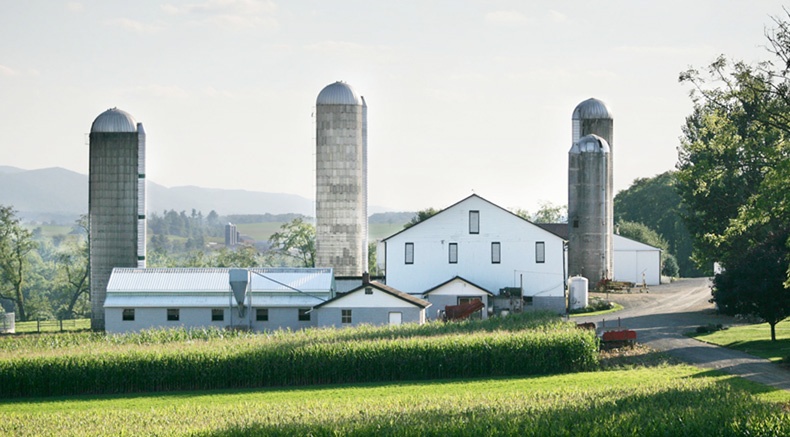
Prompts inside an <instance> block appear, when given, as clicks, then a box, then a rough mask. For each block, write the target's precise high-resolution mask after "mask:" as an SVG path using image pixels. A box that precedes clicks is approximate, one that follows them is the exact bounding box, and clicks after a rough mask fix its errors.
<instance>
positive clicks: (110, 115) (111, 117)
mask: <svg viewBox="0 0 790 437" xmlns="http://www.w3.org/2000/svg"><path fill="white" fill-rule="evenodd" d="M93 132H102V133H107V132H137V122H136V121H134V117H132V116H131V115H129V113H128V112H126V111H121V110H120V109H118V108H111V109H108V110H106V111H104V112H102V113H101V114H99V116H98V117H96V120H93V124H92V125H91V133H93Z"/></svg>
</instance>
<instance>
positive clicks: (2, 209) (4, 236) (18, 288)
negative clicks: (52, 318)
mask: <svg viewBox="0 0 790 437" xmlns="http://www.w3.org/2000/svg"><path fill="white" fill-rule="evenodd" d="M36 246H37V245H36V242H35V241H33V234H32V233H31V232H30V231H29V230H27V229H25V228H23V227H22V225H21V223H20V221H19V218H17V216H16V212H15V211H14V210H13V208H12V207H10V206H2V205H0V297H1V298H4V299H8V300H11V301H13V302H14V304H15V305H16V312H17V314H18V318H19V319H20V320H22V321H25V320H27V319H28V314H27V308H26V300H25V293H24V291H25V288H24V287H25V280H26V279H27V275H28V267H29V264H30V262H29V259H28V256H29V255H30V253H31V252H32V251H33V250H35V249H36Z"/></svg>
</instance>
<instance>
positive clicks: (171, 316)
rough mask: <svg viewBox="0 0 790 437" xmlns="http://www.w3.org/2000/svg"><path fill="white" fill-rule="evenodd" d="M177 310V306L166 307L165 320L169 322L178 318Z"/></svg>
mask: <svg viewBox="0 0 790 437" xmlns="http://www.w3.org/2000/svg"><path fill="white" fill-rule="evenodd" d="M179 316H180V314H179V310H178V308H168V309H167V320H169V321H171V322H177V321H178V318H179Z"/></svg>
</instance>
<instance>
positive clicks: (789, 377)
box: [574, 278, 790, 390]
mask: <svg viewBox="0 0 790 437" xmlns="http://www.w3.org/2000/svg"><path fill="white" fill-rule="evenodd" d="M609 298H610V300H612V301H615V302H617V303H620V304H622V305H623V307H624V309H623V310H622V311H619V312H616V313H610V314H606V315H604V316H593V317H579V318H574V320H575V321H577V322H579V323H581V322H588V321H589V322H595V323H596V324H597V325H598V327H599V328H601V327H602V325H605V326H606V327H614V326H617V325H618V321H619V323H620V326H622V327H623V328H627V329H633V330H635V331H637V336H638V341H639V342H640V343H642V344H645V345H647V346H650V347H652V348H653V349H657V350H660V351H665V352H667V353H669V354H670V355H672V356H675V357H677V358H679V359H681V360H683V361H685V362H687V363H689V364H693V365H695V366H698V367H702V368H707V369H717V370H721V371H724V372H727V373H731V374H733V375H737V376H742V377H744V378H746V379H750V380H753V381H756V382H759V383H762V384H765V385H768V386H771V387H774V388H777V389H782V390H790V371H788V370H786V369H784V368H782V367H780V366H779V365H776V364H773V363H771V362H770V361H768V360H766V359H763V358H758V357H755V356H753V355H749V354H746V353H743V352H739V351H735V350H731V349H727V348H723V347H718V346H713V345H710V344H707V343H703V342H701V341H698V340H695V339H692V338H689V337H686V336H684V335H683V333H685V332H689V331H693V330H694V329H696V327H697V326H700V325H707V324H709V323H712V324H719V323H721V324H723V325H725V326H732V325H735V324H737V323H738V322H736V321H735V320H734V319H733V318H732V317H727V316H721V315H718V314H715V311H714V307H713V304H711V303H710V302H708V300H709V299H710V281H709V280H708V279H707V278H695V279H681V280H679V281H676V282H673V283H672V284H666V285H660V286H655V287H650V290H649V293H631V294H616V295H615V294H611V295H609Z"/></svg>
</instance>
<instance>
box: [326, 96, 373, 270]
mask: <svg viewBox="0 0 790 437" xmlns="http://www.w3.org/2000/svg"><path fill="white" fill-rule="evenodd" d="M315 114H316V116H315V122H316V207H315V209H316V267H332V268H334V271H335V275H337V276H361V275H362V273H364V272H365V271H367V266H368V243H367V239H368V188H367V186H368V180H367V179H368V174H367V167H368V163H367V159H368V156H367V146H368V138H367V137H368V134H367V105H366V103H365V99H364V98H363V97H361V96H358V95H357V93H356V92H355V91H354V89H353V88H351V86H349V85H348V84H347V83H344V82H335V83H333V84H330V85H327V86H326V87H325V88H324V89H323V90H321V92H320V93H319V94H318V98H317V99H316V113H315Z"/></svg>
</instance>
